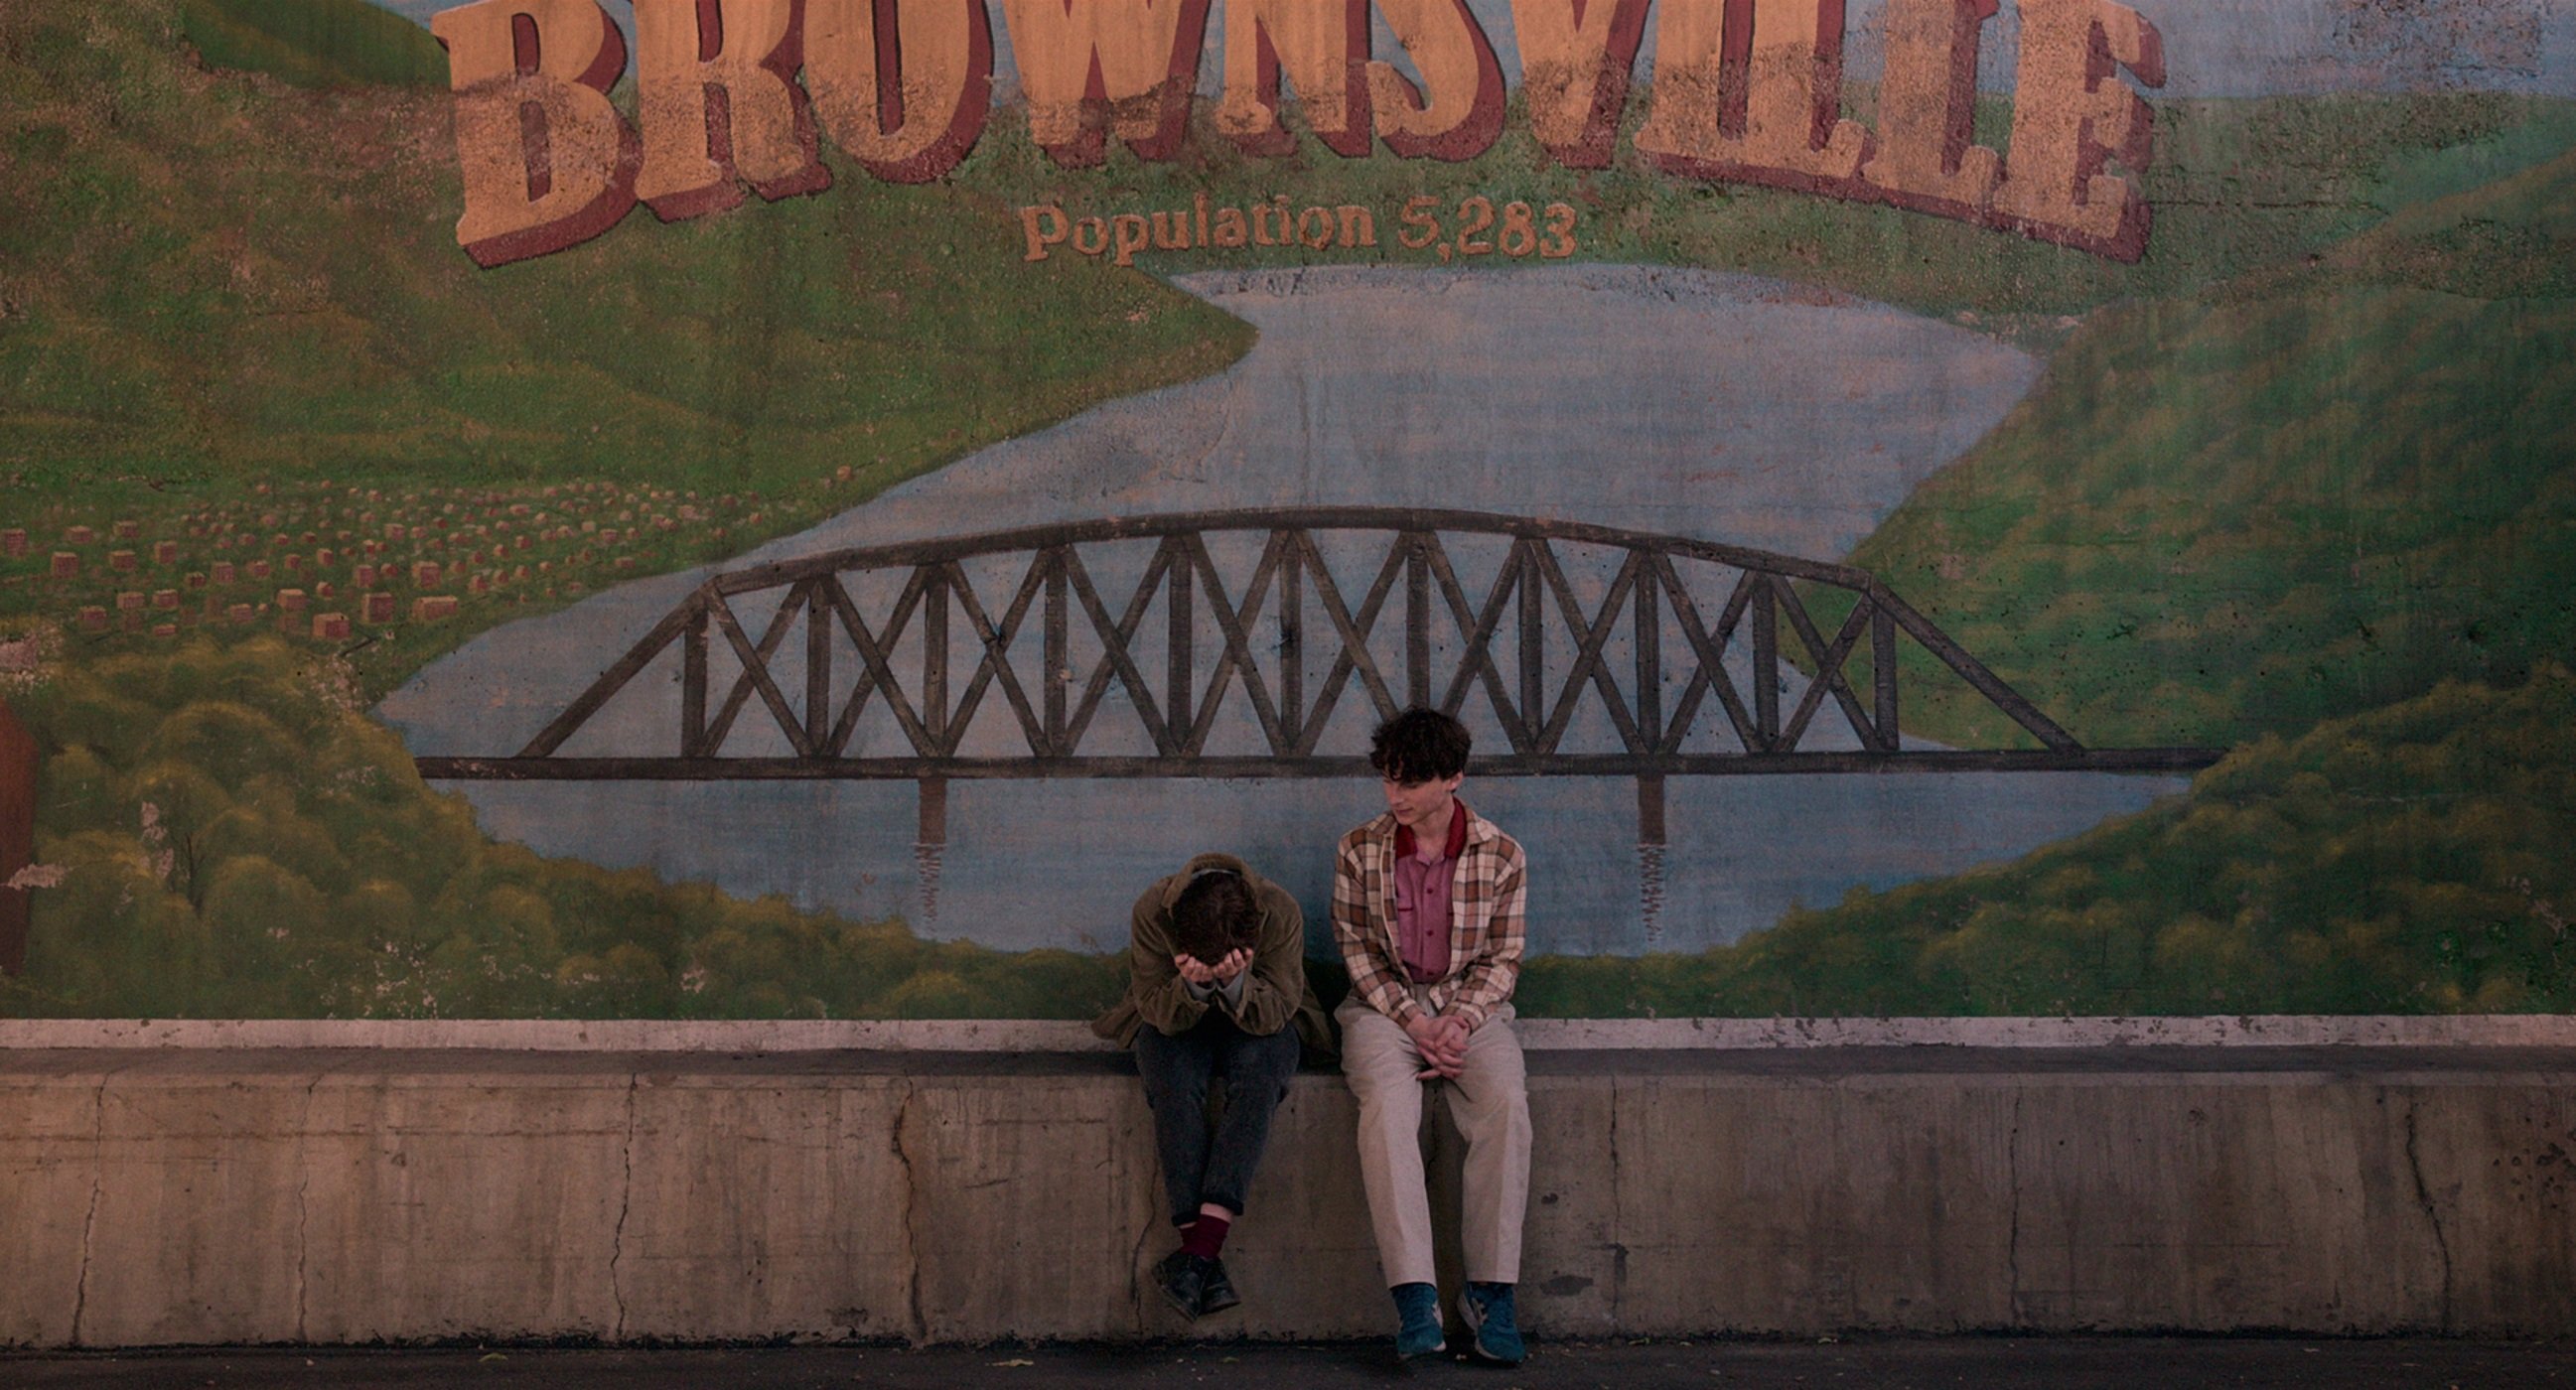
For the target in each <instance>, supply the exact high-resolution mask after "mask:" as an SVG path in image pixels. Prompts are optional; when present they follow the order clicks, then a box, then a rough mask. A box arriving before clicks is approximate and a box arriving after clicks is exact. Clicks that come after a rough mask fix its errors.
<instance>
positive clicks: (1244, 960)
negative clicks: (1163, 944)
mask: <svg viewBox="0 0 2576 1390" xmlns="http://www.w3.org/2000/svg"><path fill="white" fill-rule="evenodd" d="M1172 968H1173V969H1174V970H1177V971H1179V972H1181V978H1182V979H1184V980H1187V981H1189V982H1190V983H1191V984H1194V985H1197V986H1199V987H1200V988H1202V989H1208V988H1221V987H1223V986H1224V985H1226V984H1227V983H1229V982H1231V981H1232V980H1233V979H1234V977H1235V976H1237V975H1240V974H1242V973H1243V972H1244V971H1246V970H1249V969H1251V968H1252V952H1250V951H1248V950H1246V949H1244V948H1243V947H1241V946H1237V947H1235V948H1234V949H1233V950H1231V951H1228V952H1226V953H1225V959H1223V960H1221V961H1218V962H1217V963H1216V964H1214V965H1210V964H1208V963H1207V962H1206V961H1203V960H1200V959H1199V958H1198V957H1196V956H1194V955H1191V954H1189V953H1188V952H1186V951H1184V952H1182V953H1181V954H1179V955H1176V956H1174V957H1172Z"/></svg>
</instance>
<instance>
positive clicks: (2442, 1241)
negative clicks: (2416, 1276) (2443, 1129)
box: [2406, 1096, 2452, 1332]
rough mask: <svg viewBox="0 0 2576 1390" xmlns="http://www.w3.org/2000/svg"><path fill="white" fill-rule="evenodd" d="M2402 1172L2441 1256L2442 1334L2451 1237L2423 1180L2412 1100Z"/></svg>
mask: <svg viewBox="0 0 2576 1390" xmlns="http://www.w3.org/2000/svg"><path fill="white" fill-rule="evenodd" d="M2406 1171H2407V1174H2408V1176H2410V1177H2412V1178H2413V1179H2414V1180H2415V1201H2416V1203H2417V1204H2418V1205H2419V1206H2421V1207H2423V1208H2424V1219H2425V1220H2426V1221H2428V1222H2430V1223H2431V1224H2432V1227H2433V1245H2434V1247H2435V1248H2436V1249H2438V1250H2439V1251H2440V1252H2441V1254H2442V1331H2444V1332H2448V1331H2450V1330H2451V1323H2452V1310H2451V1297H2452V1288H2451V1238H2450V1234H2449V1233H2448V1232H2446V1231H2444V1230H2443V1229H2442V1213H2441V1210H2440V1209H2439V1208H2438V1207H2436V1206H2435V1205H2434V1204H2433V1189H2432V1188H2431V1187H2430V1186H2429V1185H2427V1184H2426V1183H2425V1181H2424V1158H2423V1155H2422V1154H2420V1153H2418V1152H2417V1150H2416V1146H2415V1100H2414V1098H2413V1097H2411V1096H2410V1097H2408V1098H2407V1100H2406Z"/></svg>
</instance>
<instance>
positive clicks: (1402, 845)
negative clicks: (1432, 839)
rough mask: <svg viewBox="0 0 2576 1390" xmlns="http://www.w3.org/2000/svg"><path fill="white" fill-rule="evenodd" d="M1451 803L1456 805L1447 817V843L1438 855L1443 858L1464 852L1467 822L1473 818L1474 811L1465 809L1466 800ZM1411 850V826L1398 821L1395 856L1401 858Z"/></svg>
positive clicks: (1452, 857)
mask: <svg viewBox="0 0 2576 1390" xmlns="http://www.w3.org/2000/svg"><path fill="white" fill-rule="evenodd" d="M1452 804H1453V805H1454V806H1455V807H1456V813H1455V814H1453V815H1451V816H1450V817H1449V843H1448V845H1447V846H1445V847H1444V848H1443V850H1442V852H1441V855H1440V857H1441V858H1443V859H1455V858H1457V857H1458V856H1459V855H1461V854H1463V853H1465V852H1466V850H1467V822H1469V821H1471V820H1474V819H1475V815H1474V813H1472V812H1470V811H1469V810H1468V809H1467V803H1466V802H1463V801H1459V802H1454V803H1452ZM1413 851H1414V839H1413V827H1412V826H1409V825H1405V824H1402V823H1400V822H1399V823H1398V824H1397V825H1396V827H1395V854H1396V857H1397V858H1399V859H1401V858H1403V857H1404V856H1405V855H1408V854H1411V853H1413Z"/></svg>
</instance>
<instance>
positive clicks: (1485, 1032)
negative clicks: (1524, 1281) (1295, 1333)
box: [1333, 709, 1530, 1365]
mask: <svg viewBox="0 0 2576 1390" xmlns="http://www.w3.org/2000/svg"><path fill="white" fill-rule="evenodd" d="M1468 747H1469V738H1468V734H1467V730H1466V728H1465V726H1463V725H1461V724H1460V723H1459V722H1458V721H1457V720H1455V719H1452V718H1450V717H1449V716H1448V715H1445V714H1441V713H1438V712H1436V711H1433V710H1427V709H1415V710H1408V711H1406V712H1405V713H1403V714H1401V715H1398V716H1397V717H1396V718H1394V719H1391V720H1389V721H1387V723H1386V724H1385V725H1384V726H1382V727H1380V728H1379V729H1378V731H1377V733H1376V734H1375V735H1374V737H1373V738H1372V740H1371V744H1370V752H1369V762H1370V764H1371V765H1372V766H1374V767H1376V769H1377V771H1378V777H1379V784H1380V787H1381V788H1382V790H1383V791H1384V792H1385V795H1386V814H1384V815H1382V816H1379V817H1378V818H1377V819H1375V820H1372V821H1370V822H1369V823H1368V824H1366V825H1363V826H1361V827H1359V828H1358V829H1356V830H1353V831H1352V832H1350V833H1349V834H1347V835H1344V836H1343V837H1342V840H1341V844H1340V846H1339V848H1338V850H1337V852H1336V854H1335V857H1334V865H1333V937H1334V940H1335V941H1336V942H1337V943H1339V945H1340V946H1341V950H1342V960H1343V963H1344V964H1346V965H1348V966H1349V967H1350V971H1351V993H1350V997H1349V998H1347V999H1345V1000H1343V1001H1342V1006H1341V1008H1340V1010H1339V1011H1338V1012H1337V1014H1336V1015H1335V1016H1336V1017H1337V1018H1338V1019H1339V1020H1340V1022H1341V1025H1342V1071H1343V1073H1344V1075H1345V1076H1347V1077H1348V1078H1349V1080H1350V1086H1351V1092H1352V1094H1353V1095H1355V1096H1356V1097H1357V1098H1358V1100H1359V1108H1360V1126H1359V1149H1360V1180H1361V1183H1362V1185H1363V1186H1364V1187H1365V1188H1366V1189H1367V1192H1368V1204H1369V1220H1370V1222H1371V1224H1372V1225H1373V1226H1374V1227H1375V1228H1376V1234H1377V1250H1378V1263H1379V1267H1380V1270H1381V1272H1382V1273H1384V1275H1385V1276H1386V1282H1387V1285H1388V1287H1389V1289H1390V1291H1391V1292H1393V1294H1394V1295H1395V1307H1396V1314H1397V1317H1398V1319H1399V1320H1400V1326H1399V1329H1398V1331H1397V1333H1396V1340H1395V1346H1396V1351H1397V1353H1398V1354H1399V1355H1401V1356H1403V1357H1405V1358H1406V1359H1408V1360H1409V1359H1412V1358H1414V1357H1418V1356H1429V1355H1432V1354H1434V1353H1436V1352H1439V1351H1442V1350H1445V1349H1446V1347H1445V1341H1444V1339H1443V1338H1442V1336H1441V1331H1440V1300H1439V1294H1438V1291H1437V1289H1436V1286H1435V1284H1434V1282H1433V1275H1432V1266H1431V1204H1430V1200H1429V1197H1428V1195H1427V1193H1426V1191H1425V1188H1424V1184H1423V1175H1422V1148H1421V1143H1420V1137H1419V1135H1420V1128H1421V1123H1422V1092H1423V1087H1422V1082H1423V1081H1426V1080H1430V1079H1433V1078H1437V1079H1439V1080H1441V1081H1443V1082H1445V1083H1446V1085H1445V1087H1444V1089H1445V1090H1446V1091H1447V1093H1448V1102H1449V1113H1450V1115H1451V1116H1452V1117H1453V1118H1455V1119H1456V1120H1457V1122H1458V1130H1459V1132H1460V1134H1462V1135H1463V1136H1464V1137H1465V1138H1466V1141H1467V1163H1466V1173H1465V1193H1464V1197H1463V1200H1462V1201H1461V1203H1460V1217H1461V1221H1460V1224H1461V1225H1462V1226H1463V1227H1464V1230H1463V1231H1462V1232H1461V1235H1462V1236H1463V1238H1464V1239H1463V1244H1464V1246H1465V1253H1466V1262H1467V1268H1466V1275H1467V1288H1466V1291H1465V1296H1464V1297H1463V1298H1462V1299H1461V1300H1460V1303H1461V1307H1460V1309H1459V1312H1460V1315H1461V1320H1462V1321H1464V1322H1465V1323H1466V1324H1467V1326H1468V1327H1470V1328H1472V1329H1474V1331H1475V1352H1476V1354H1477V1355H1478V1356H1479V1357H1481V1358H1483V1359H1485V1360H1488V1361H1496V1362H1500V1363H1502V1364H1504V1365H1516V1364H1518V1363H1519V1361H1520V1360H1521V1356H1522V1345H1521V1334H1520V1327H1519V1322H1518V1319H1517V1318H1516V1316H1515V1315H1514V1312H1513V1299H1512V1290H1513V1287H1514V1285H1515V1284H1516V1283H1518V1281H1519V1279H1520V1260H1521V1218H1522V1215H1523V1213H1524V1211H1525V1210H1526V1208H1527V1207H1528V1205H1529V1172H1530V1156H1529V1155H1530V1118H1529V1092H1528V1085H1527V1081H1526V1075H1525V1073H1524V1071H1523V1070H1522V1064H1521V1047H1520V1043H1519V1041H1518V1040H1517V1039H1516V1038H1514V1037H1513V1036H1512V1026H1511V1022H1512V1005H1511V998H1512V989H1513V986H1515V985H1517V984H1518V983H1519V982H1520V969H1521V947H1522V942H1523V924H1522V916H1521V912H1522V908H1521V902H1522V889H1523V878H1524V868H1525V864H1524V861H1523V858H1522V855H1521V847H1520V846H1519V845H1518V844H1517V843H1515V842H1514V841H1513V840H1512V838H1511V837H1510V836H1508V835H1505V834H1504V833H1503V832H1502V831H1500V830H1497V829H1495V828H1494V825H1493V822H1491V821H1488V820H1486V819H1485V818H1484V817H1482V816H1479V815H1477V814H1476V813H1475V812H1473V811H1470V810H1468V809H1467V806H1466V803H1464V802H1462V801H1460V800H1458V797H1457V794H1458V787H1459V784H1460V783H1461V782H1462V781H1463V780H1464V779H1465V776H1466V771H1467V752H1468Z"/></svg>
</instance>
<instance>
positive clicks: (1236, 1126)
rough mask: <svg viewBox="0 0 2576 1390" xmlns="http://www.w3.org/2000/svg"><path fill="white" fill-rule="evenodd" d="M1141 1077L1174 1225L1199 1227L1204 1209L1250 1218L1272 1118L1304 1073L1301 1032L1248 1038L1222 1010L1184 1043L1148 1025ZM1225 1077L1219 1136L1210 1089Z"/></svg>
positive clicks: (1141, 1041)
mask: <svg viewBox="0 0 2576 1390" xmlns="http://www.w3.org/2000/svg"><path fill="white" fill-rule="evenodd" d="M1136 1074H1137V1075H1139V1076H1142V1077H1143V1078H1145V1103H1146V1104H1147V1105H1150V1106H1152V1107H1153V1109H1154V1145H1155V1148H1156V1150H1157V1151H1158V1152H1159V1153H1160V1154H1161V1155H1162V1160H1163V1190H1164V1191H1165V1192H1166V1193H1168V1194H1170V1196H1171V1199H1172V1224H1173V1225H1175V1226H1184V1225H1187V1224H1189V1223H1190V1222H1192V1221H1196V1220H1197V1219H1198V1216H1199V1206H1200V1204H1201V1203H1204V1202H1214V1203H1216V1204H1217V1205H1218V1206H1221V1207H1224V1208H1225V1209H1227V1210H1228V1211H1234V1212H1240V1211H1242V1210H1243V1191H1244V1189H1245V1188H1247V1187H1250V1186H1251V1185H1252V1171H1253V1169H1255V1168H1258V1167H1260V1166H1261V1150H1262V1146H1263V1145H1265V1144H1267V1143H1269V1142H1270V1113H1271V1112H1272V1111H1274V1110H1276V1109H1278V1108H1279V1102H1280V1101H1281V1100H1283V1099H1285V1098H1286V1097H1287V1095H1288V1078H1290V1077H1292V1076H1294V1075H1296V1074H1297V1030H1296V1029H1294V1028H1282V1029H1280V1030H1279V1031H1278V1032H1276V1033H1266V1034H1253V1033H1247V1032H1245V1031H1243V1030H1242V1029H1240V1028H1237V1027H1236V1026H1234V1020H1233V1019H1230V1018H1227V1017H1226V1016H1225V1015H1224V1014H1222V1013H1220V1012H1218V1011H1217V1010H1215V1009H1210V1010H1208V1012H1207V1016H1206V1017H1204V1018H1202V1019H1200V1020H1199V1023H1198V1026H1197V1027H1195V1028H1192V1029H1191V1030H1190V1031H1188V1032H1186V1033H1183V1034H1181V1035H1180V1036H1179V1037H1168V1036H1166V1035H1164V1034H1163V1033H1162V1032H1160V1031H1158V1030H1157V1029H1155V1028H1154V1027H1153V1025H1151V1024H1148V1025H1146V1026H1145V1028H1144V1029H1143V1031H1141V1032H1139V1033H1137V1034H1136ZM1220 1076H1221V1077H1224V1078H1225V1113H1224V1114H1223V1115H1221V1116H1219V1117H1218V1118H1217V1122H1216V1126H1215V1128H1214V1129H1213V1130H1211V1129H1210V1128H1209V1126H1208V1117H1207V1114H1208V1082H1209V1080H1210V1079H1211V1078H1214V1077H1220Z"/></svg>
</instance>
